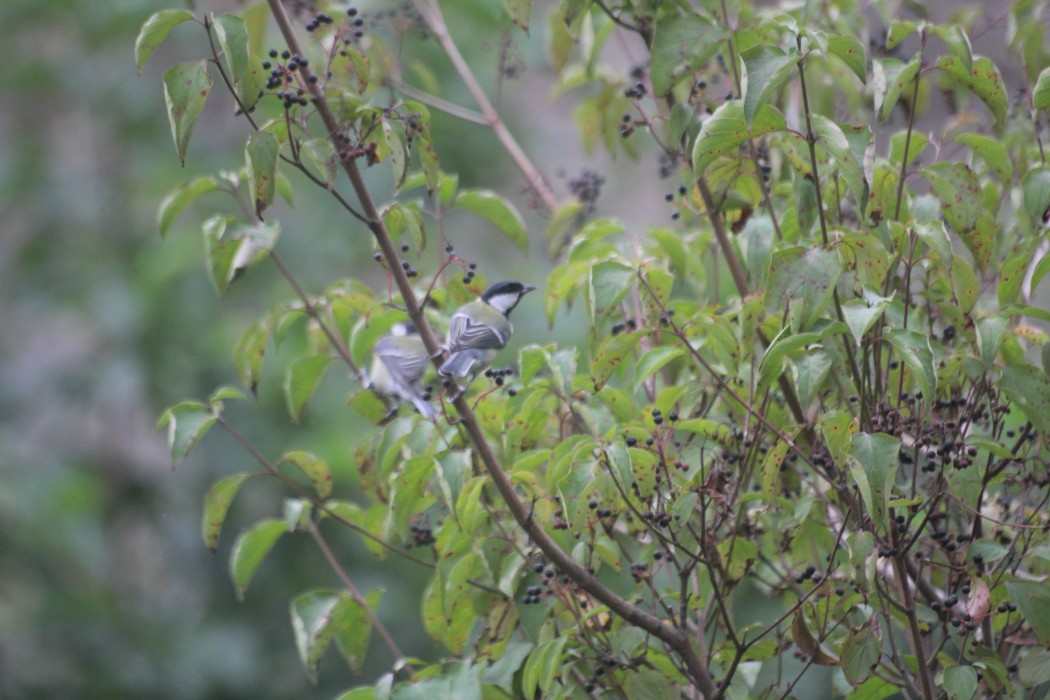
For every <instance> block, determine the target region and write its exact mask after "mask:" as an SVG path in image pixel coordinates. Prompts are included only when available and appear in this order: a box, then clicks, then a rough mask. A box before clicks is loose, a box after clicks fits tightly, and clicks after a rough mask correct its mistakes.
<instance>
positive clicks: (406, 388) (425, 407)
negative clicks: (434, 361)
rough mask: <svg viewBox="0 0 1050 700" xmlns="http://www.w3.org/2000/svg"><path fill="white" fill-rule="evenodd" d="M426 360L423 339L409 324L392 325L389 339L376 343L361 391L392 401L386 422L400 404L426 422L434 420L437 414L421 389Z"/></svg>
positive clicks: (402, 322) (385, 337)
mask: <svg viewBox="0 0 1050 700" xmlns="http://www.w3.org/2000/svg"><path fill="white" fill-rule="evenodd" d="M428 359H429V357H428V355H427V350H426V347H424V345H423V339H422V338H421V337H420V336H419V331H418V330H417V329H416V327H415V325H414V324H412V323H411V322H409V321H401V322H399V323H395V324H394V327H393V328H391V329H390V335H386V336H383V337H382V338H380V339H379V340H378V341H377V342H376V344H375V347H374V348H373V349H372V371H371V373H370V374H369V375H368V377H367V378H366V380H365V388H366V389H371V390H372V391H373V392H375V393H376V394H377V395H378V396H380V397H382V398H383V399H392V400H393V402H394V404H393V405H392V406H390V410H389V411H388V412H387V418H389V417H390V416H392V415H393V413H394V411H396V410H397V403H398V402H400V401H409V402H411V403H412V405H413V406H415V407H416V410H417V411H419V413H420V414H421V415H422V416H423V417H424V418H426V419H427V420H434V419H435V418H436V417H437V411H435V410H434V406H433V405H431V403H430V401H429V396H428V394H427V392H426V391H425V390H424V389H423V382H422V380H423V375H424V374H425V373H426V369H427V360H428Z"/></svg>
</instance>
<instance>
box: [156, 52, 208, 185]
mask: <svg viewBox="0 0 1050 700" xmlns="http://www.w3.org/2000/svg"><path fill="white" fill-rule="evenodd" d="M211 86H212V79H211V76H209V75H208V62H207V61H195V62H193V63H176V64H175V65H174V66H172V67H171V68H169V69H168V70H167V71H165V72H164V102H165V104H166V105H167V106H168V122H169V123H170V124H171V138H172V140H173V141H174V142H175V150H176V152H177V153H178V154H179V162H180V163H182V164H183V165H185V164H186V149H187V148H188V147H189V145H190V136H192V135H193V127H194V125H196V123H197V118H198V117H199V116H200V114H201V110H203V109H204V103H205V101H207V99H208V94H209V93H210V92H211Z"/></svg>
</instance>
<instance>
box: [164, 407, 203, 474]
mask: <svg viewBox="0 0 1050 700" xmlns="http://www.w3.org/2000/svg"><path fill="white" fill-rule="evenodd" d="M217 419H218V415H217V414H216V413H215V412H214V411H213V410H212V409H211V408H209V407H208V406H205V405H204V404H202V403H201V402H199V401H182V402H181V403H177V404H175V405H174V406H172V407H171V408H169V409H168V410H166V411H164V413H163V414H161V417H160V420H158V421H157V427H158V428H163V427H164V426H165V425H166V426H168V449H169V451H170V452H171V461H172V463H173V464H178V463H179V462H181V461H182V460H183V459H184V458H185V457H186V455H187V454H189V452H190V450H192V449H193V448H194V447H196V445H197V443H198V442H200V439H201V438H202V437H204V435H205V433H207V432H208V429H209V428H211V426H212V425H214V423H215V421H216V420H217Z"/></svg>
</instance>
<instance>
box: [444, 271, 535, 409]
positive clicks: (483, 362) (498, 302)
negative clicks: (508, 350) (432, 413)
mask: <svg viewBox="0 0 1050 700" xmlns="http://www.w3.org/2000/svg"><path fill="white" fill-rule="evenodd" d="M534 289H536V288H535V287H533V286H528V285H523V284H522V283H521V282H497V283H495V284H493V285H492V286H491V287H489V288H488V289H487V290H485V293H484V294H482V295H481V297H480V298H478V299H477V300H476V301H472V302H470V303H469V304H465V305H463V306H461V307H460V308H459V309H458V310H457V311H456V313H454V314H452V320H451V321H450V322H449V328H448V340H447V341H446V343H445V347H446V349H447V350H448V352H449V356H448V359H447V360H445V363H444V364H442V365H441V367H440V368H438V374H439V375H440V376H442V377H445V378H447V379H449V380H452V381H453V382H455V383H456V384H457V389H458V391H457V392H456V393H455V394H453V395H452V396H451V397H450V399H449V400H451V401H455V400H456V399H457V398H459V396H460V395H461V394H462V393H463V392H464V391H466V390H467V387H468V386H470V382H471V381H473V379H474V377H476V376H477V374H478V372H481V371H482V370H484V369H485V368H486V367H488V366H489V363H491V362H492V360H493V359H494V358H495V357H496V353H498V352H499V351H500V350H502V349H503V348H505V347H506V346H507V343H508V342H509V341H510V336H511V333H513V332H514V327H513V326H512V325H511V324H510V319H509V318H507V317H508V316H509V315H510V312H511V311H513V310H514V307H515V306H517V305H518V302H519V301H521V298H522V297H523V296H525V295H526V294H528V293H529V292H531V291H533V290H534ZM462 378H466V380H467V381H466V383H465V384H463V385H459V382H458V381H456V380H457V379H462Z"/></svg>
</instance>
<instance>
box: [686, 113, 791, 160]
mask: <svg viewBox="0 0 1050 700" xmlns="http://www.w3.org/2000/svg"><path fill="white" fill-rule="evenodd" d="M785 128H786V123H785V122H784V116H783V115H782V114H781V113H780V112H778V111H777V110H776V108H775V107H773V106H772V105H763V106H762V108H761V109H759V110H758V114H756V115H755V117H754V119H753V120H752V122H751V124H750V128H749V126H748V122H747V120H746V119H745V118H744V108H743V107H742V106H741V104H740V101H739V100H730V101H728V102H726V103H724V104H723V105H722V106H721V107H719V108H718V109H716V110H715V113H714V114H712V115H711V116H710V117H708V118H707V119H706V120H705V121H704V124H703V126H702V127H700V134H699V135H698V136H697V137H696V143H694V144H693V174H694V175H695V176H696V177H700V176H701V175H703V174H704V171H705V170H706V169H707V166H709V165H710V164H711V163H713V162H715V160H717V159H718V158H720V157H721V156H723V155H736V152H737V148H739V146H740V144H742V143H744V142H745V141H747V140H748V139H749V138H757V137H759V136H762V135H763V134H768V133H770V132H771V131H781V130H783V129H785Z"/></svg>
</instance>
